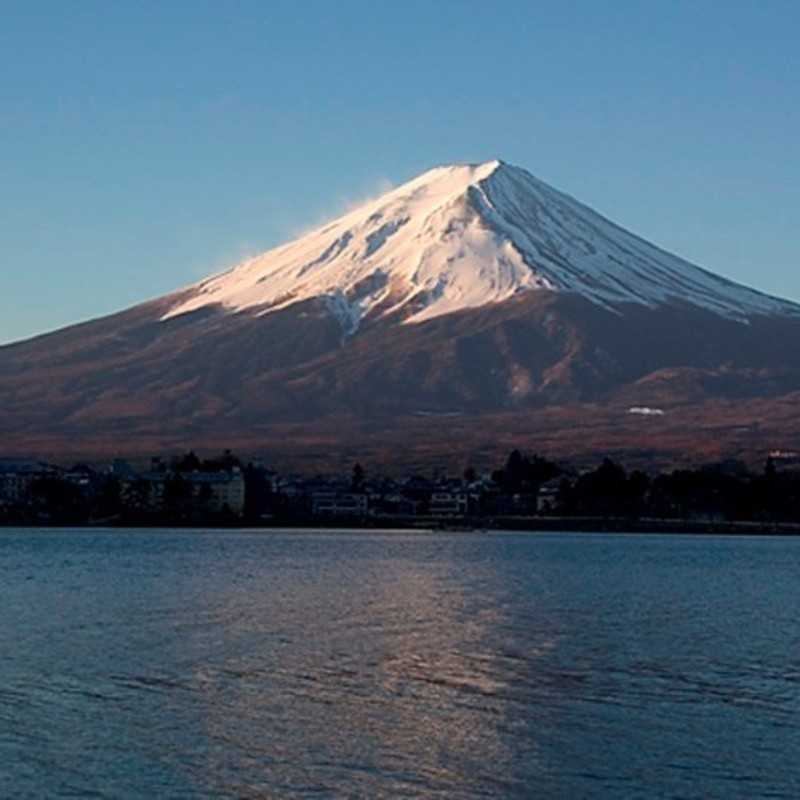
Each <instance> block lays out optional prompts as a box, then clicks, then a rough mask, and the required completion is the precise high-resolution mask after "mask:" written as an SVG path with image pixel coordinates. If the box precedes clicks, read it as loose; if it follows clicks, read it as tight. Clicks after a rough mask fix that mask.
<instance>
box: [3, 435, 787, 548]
mask: <svg viewBox="0 0 800 800" xmlns="http://www.w3.org/2000/svg"><path fill="white" fill-rule="evenodd" d="M632 520H636V521H637V523H638V528H639V529H641V530H651V529H652V530H662V529H663V530H682V529H684V528H685V529H686V530H697V531H703V530H714V529H721V530H725V529H727V528H726V526H730V525H734V524H743V525H745V526H748V525H749V526H754V527H755V528H758V527H759V526H760V527H762V528H763V526H764V525H765V524H769V525H783V526H785V527H786V530H787V532H792V531H793V528H792V526H793V525H797V524H798V523H800V456H798V455H797V454H795V453H791V452H782V451H775V452H773V453H771V454H770V455H769V456H768V457H767V459H766V462H765V465H764V468H763V469H762V470H756V471H753V470H751V469H748V467H747V466H746V465H745V464H743V463H741V462H738V461H729V462H724V463H721V464H714V465H708V466H704V467H700V468H697V469H694V470H686V469H683V470H675V471H672V472H668V473H663V474H656V475H650V474H647V473H646V472H643V471H640V470H634V471H632V472H627V471H626V470H625V468H624V467H623V466H621V465H620V464H618V463H615V462H614V461H612V460H611V459H608V458H606V459H603V460H602V462H601V463H600V464H599V465H598V466H596V467H595V468H592V469H583V470H579V469H576V468H574V467H571V466H570V465H567V464H562V463H556V462H554V461H550V460H548V459H547V458H543V457H541V456H538V455H530V456H528V455H524V454H522V453H521V452H519V451H517V450H515V451H514V452H512V453H511V454H510V455H509V457H508V458H507V460H506V462H505V464H504V465H502V466H501V467H498V468H497V469H494V470H489V471H487V472H478V471H477V470H475V469H474V468H472V467H466V468H465V469H464V471H463V473H462V474H461V475H458V476H448V475H444V474H441V473H432V474H427V475H426V474H423V473H420V474H409V475H404V476H400V477H390V476H387V475H383V474H370V473H369V472H368V471H367V470H366V469H365V468H364V467H362V466H361V465H360V464H355V465H354V466H353V468H352V470H351V471H350V472H349V473H348V474H345V475H317V476H305V475H296V474H279V473H278V472H277V471H275V470H274V469H271V468H270V467H268V466H266V465H265V464H264V463H262V462H260V461H258V460H244V459H240V458H239V457H237V456H236V455H235V454H233V453H232V452H230V451H225V452H224V453H222V454H221V455H219V456H216V457H211V458H200V457H199V456H197V455H196V454H195V453H193V452H189V453H186V454H185V455H182V456H179V457H172V458H165V457H154V458H152V459H151V460H150V461H149V462H148V463H146V464H136V463H131V462H128V461H125V460H120V459H118V460H114V461H112V462H110V463H105V464H87V463H80V464H72V465H69V466H59V465H53V464H48V463H45V462H42V461H37V460H30V459H22V460H20V459H0V524H4V525H15V526H19V525H31V526H50V525H60V526H82V525H95V526H108V527H114V526H133V527H136V526H159V525H169V526H187V527H191V526H196V527H202V526H218V527H270V526H303V525H308V526H343V525H351V526H357V527H428V526H433V527H453V528H458V527H460V526H463V527H466V528H475V527H477V528H481V527H486V528H510V529H514V528H519V529H564V528H574V529H576V530H580V529H592V528H595V527H597V526H598V524H602V528H603V529H614V527H615V521H617V522H618V523H619V528H620V529H630V526H631V521H632Z"/></svg>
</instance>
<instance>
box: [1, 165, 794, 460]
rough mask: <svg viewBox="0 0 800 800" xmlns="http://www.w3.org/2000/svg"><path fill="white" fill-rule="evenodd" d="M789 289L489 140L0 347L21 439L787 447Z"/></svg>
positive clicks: (6, 392) (378, 454)
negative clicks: (654, 227) (158, 290)
mask: <svg viewBox="0 0 800 800" xmlns="http://www.w3.org/2000/svg"><path fill="white" fill-rule="evenodd" d="M799 400H800V307H799V306H797V305H796V304H793V303H790V302H788V301H786V300H781V299H778V298H774V297H770V296H768V295H765V294H762V293H760V292H757V291H755V290H753V289H749V288H746V287H744V286H740V285H738V284H735V283H733V282H731V281H728V280H725V279H724V278H721V277H719V276H716V275H713V274H712V273H710V272H707V271H705V270H703V269H701V268H699V267H696V266H694V265H692V264H690V263H688V262H687V261H684V260H683V259H681V258H678V257H676V256H673V255H670V254H669V253H666V252H665V251H663V250H661V249H659V248H658V247H655V246H654V245H651V244H649V243H648V242H646V241H644V240H643V239H641V238H639V237H638V236H635V235H634V234H632V233H629V232H628V231H626V230H624V229H623V228H621V227H619V226H617V225H615V224H614V223H612V222H610V221H609V220H607V219H605V218H604V217H602V216H601V215H600V214H598V213H596V212H595V211H593V210H591V209H590V208H588V207H586V206H584V205H582V204H581V203H579V202H578V201H577V200H574V199H573V198H572V197H569V196H568V195H565V194H563V193H562V192H559V191H558V190H556V189H554V188H552V187H551V186H549V185H547V184H546V183H544V182H542V181H540V180H538V179H537V178H534V177H533V176H532V175H530V174H529V173H528V172H526V171H525V170H523V169H519V168H517V167H512V166H510V165H508V164H505V163H503V162H500V161H489V162H486V163H484V164H477V165H475V164H473V165H457V166H448V167H439V168H437V169H433V170H430V171H429V172H426V173H424V174H423V175H420V176H419V177H418V178H416V179H414V180H412V181H410V182H409V183H406V184H404V185H402V186H400V187H398V188H396V189H394V190H392V191H390V192H388V193H387V194H385V195H383V196H382V197H379V198H378V199H376V200H372V201H370V202H368V203H366V204H364V205H363V206H361V207H360V208H357V209H355V210H354V211H351V212H349V213H347V214H345V215H344V216H342V217H340V218H339V219H337V220H334V221H333V222H330V223H328V224H326V225H324V226H322V227H320V228H319V229H317V230H315V231H312V232H311V233H309V234H307V235H305V236H303V237H301V238H299V239H297V240H295V241H293V242H289V243H288V244H284V245H282V246H280V247H277V248H275V249H273V250H270V251H269V252H267V253H264V254H263V255H261V256H258V257H256V258H253V259H250V260H248V261H245V262H244V263H242V264H240V265H239V266H237V267H235V268H233V269H231V270H229V271H227V272H225V273H223V274H221V275H217V276H214V277H211V278H209V279H207V280H204V281H201V282H200V283H198V284H195V285H193V286H189V287H187V288H185V289H183V290H181V291H179V292H175V293H174V294H171V295H168V296H166V297H162V298H159V299H156V300H153V301H151V302H148V303H144V304H142V305H139V306H136V307H135V308H131V309H128V310H127V311H122V312H120V313H118V314H114V315H112V316H109V317H104V318H101V319H97V320H93V321H91V322H87V323H84V324H82V325H77V326H73V327H71V328H67V329H64V330H61V331H56V332H55V333H52V334H48V335H46V336H41V337H38V338H36V339H32V340H30V341H26V342H20V343H17V344H14V345H9V346H6V347H0V409H2V412H3V413H2V414H0V439H1V440H2V441H3V442H4V443H5V448H6V450H9V449H10V450H11V451H12V452H17V453H20V454H25V455H30V454H34V453H47V454H54V453H56V454H58V453H62V454H67V453H69V454H74V455H78V454H87V455H89V454H92V453H95V454H99V453H101V452H105V453H109V452H115V453H134V452H151V451H163V450H165V449H169V448H179V447H199V448H201V447H237V448H238V449H240V450H246V451H251V452H252V451H254V450H256V451H258V450H267V451H268V452H269V453H270V454H272V455H273V456H275V457H278V458H280V459H283V460H282V462H281V463H283V464H285V465H288V464H299V463H300V462H301V461H303V462H304V464H305V466H309V467H310V466H311V465H312V464H313V465H314V466H317V467H323V466H331V465H333V464H334V463H337V465H339V466H341V464H342V462H347V461H349V460H353V459H355V458H356V457H358V458H362V459H366V460H367V461H372V462H373V463H374V462H377V461H381V460H383V461H387V462H391V463H392V465H393V466H399V465H400V464H401V463H402V464H414V465H420V464H423V463H426V462H430V461H432V460H434V459H436V458H438V459H439V460H440V461H441V460H447V459H449V460H450V461H451V462H452V463H453V464H454V465H455V466H463V464H464V463H466V462H467V461H468V460H477V459H479V458H484V459H485V460H487V461H488V460H489V459H490V458H495V457H500V455H501V454H502V452H503V451H507V450H508V449H510V448H511V447H513V446H518V447H526V446H528V447H536V448H537V449H540V450H542V451H545V452H547V453H548V454H550V455H559V454H563V455H570V456H574V455H576V454H589V453H595V454H596V453H608V452H610V451H612V450H613V451H615V452H621V451H631V452H633V453H635V454H638V455H639V456H641V457H645V456H647V457H650V456H652V457H656V456H658V457H662V458H665V459H691V458H699V457H703V458H713V457H722V456H726V455H735V456H737V457H741V456H743V455H745V456H753V457H759V458H760V457H761V456H762V455H763V453H764V451H765V450H766V449H769V448H770V447H776V448H780V449H794V450H800V413H798V412H797V411H796V409H797V408H798V407H800V405H799V404H798V401H799Z"/></svg>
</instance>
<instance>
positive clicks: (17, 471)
mask: <svg viewBox="0 0 800 800" xmlns="http://www.w3.org/2000/svg"><path fill="white" fill-rule="evenodd" d="M54 474H55V470H54V468H53V467H50V466H48V465H47V464H42V463H41V462H39V461H0V502H2V503H5V504H7V505H17V504H19V503H24V502H26V501H27V500H29V499H30V492H31V488H32V487H33V484H34V483H35V482H36V481H37V480H39V479H41V478H46V477H48V476H52V475H54Z"/></svg>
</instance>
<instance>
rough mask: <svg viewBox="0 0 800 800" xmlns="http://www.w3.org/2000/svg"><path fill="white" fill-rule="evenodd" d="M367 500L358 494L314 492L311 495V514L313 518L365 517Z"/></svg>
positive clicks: (364, 495)
mask: <svg viewBox="0 0 800 800" xmlns="http://www.w3.org/2000/svg"><path fill="white" fill-rule="evenodd" d="M368 510H369V499H368V497H367V495H366V494H361V493H359V492H335V491H334V492H314V493H313V494H312V495H311V513H312V514H314V516H322V517H325V516H331V517H365V516H366V515H367V512H368Z"/></svg>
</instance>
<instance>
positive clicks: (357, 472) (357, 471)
mask: <svg viewBox="0 0 800 800" xmlns="http://www.w3.org/2000/svg"><path fill="white" fill-rule="evenodd" d="M365 478H366V473H365V472H364V467H362V466H361V464H359V463H356V464H354V465H353V476H352V478H351V480H350V488H351V489H352V491H354V492H360V491H361V490H362V489H363V488H364V480H365Z"/></svg>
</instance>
